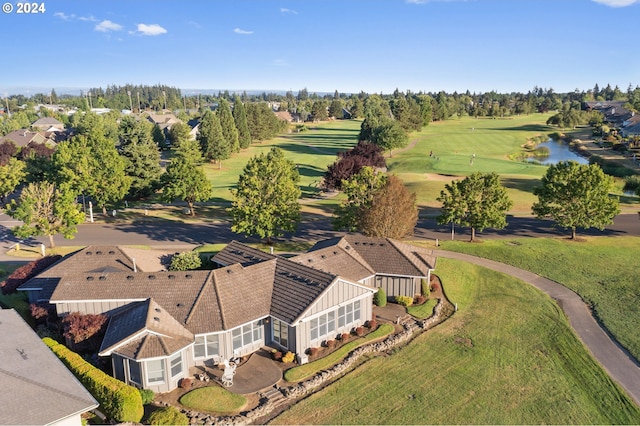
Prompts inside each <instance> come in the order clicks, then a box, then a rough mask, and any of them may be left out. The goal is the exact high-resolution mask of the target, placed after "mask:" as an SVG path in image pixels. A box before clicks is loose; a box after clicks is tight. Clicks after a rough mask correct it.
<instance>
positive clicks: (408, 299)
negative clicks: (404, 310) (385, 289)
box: [396, 296, 413, 306]
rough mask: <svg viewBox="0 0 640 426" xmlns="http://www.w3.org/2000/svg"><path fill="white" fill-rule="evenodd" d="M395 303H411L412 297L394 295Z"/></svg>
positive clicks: (406, 304)
mask: <svg viewBox="0 0 640 426" xmlns="http://www.w3.org/2000/svg"><path fill="white" fill-rule="evenodd" d="M396 303H397V304H398V305H402V306H411V305H413V297H410V296H396Z"/></svg>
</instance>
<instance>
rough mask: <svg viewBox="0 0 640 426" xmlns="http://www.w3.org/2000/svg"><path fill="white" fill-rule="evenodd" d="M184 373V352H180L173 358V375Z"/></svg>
mask: <svg viewBox="0 0 640 426" xmlns="http://www.w3.org/2000/svg"><path fill="white" fill-rule="evenodd" d="M180 373H182V352H178V353H177V354H175V355H174V356H173V357H172V358H171V377H176V376H177V375H178V374H180Z"/></svg>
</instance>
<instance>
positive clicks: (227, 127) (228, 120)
mask: <svg viewBox="0 0 640 426" xmlns="http://www.w3.org/2000/svg"><path fill="white" fill-rule="evenodd" d="M219 102H220V105H219V106H218V110H217V113H218V118H219V119H220V127H221V128H222V136H223V137H224V139H225V140H226V141H227V143H228V144H229V147H230V149H231V152H240V141H239V139H238V129H236V123H235V121H234V119H233V115H232V114H231V108H230V107H229V102H227V101H226V99H220V101H219Z"/></svg>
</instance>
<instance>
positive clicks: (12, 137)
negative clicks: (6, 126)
mask: <svg viewBox="0 0 640 426" xmlns="http://www.w3.org/2000/svg"><path fill="white" fill-rule="evenodd" d="M4 142H13V144H14V145H15V146H17V147H20V148H22V147H25V146H27V145H29V144H30V143H40V144H45V145H47V146H49V147H52V148H53V147H55V146H56V143H55V142H54V141H52V140H51V139H49V138H47V136H46V135H45V134H44V133H43V132H32V131H29V130H26V129H20V130H14V131H12V132H9V133H8V134H7V135H5V136H3V137H1V138H0V144H1V143H4Z"/></svg>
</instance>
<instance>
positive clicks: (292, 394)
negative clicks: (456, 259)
mask: <svg viewBox="0 0 640 426" xmlns="http://www.w3.org/2000/svg"><path fill="white" fill-rule="evenodd" d="M453 312H454V307H453V305H452V304H451V302H449V300H447V299H446V297H442V298H440V299H439V300H438V303H437V304H436V307H435V309H434V314H433V315H432V316H430V317H429V318H427V319H426V320H419V321H415V322H414V323H413V324H409V325H405V329H404V330H402V331H401V332H400V333H396V334H392V335H391V336H389V337H387V338H386V339H384V340H383V341H381V342H376V343H370V344H367V345H364V346H360V347H359V348H356V349H354V350H353V351H351V352H350V353H349V354H348V355H347V356H346V357H345V358H344V359H343V360H342V361H341V362H339V363H338V364H336V365H334V366H333V367H331V368H329V369H327V370H322V371H320V372H319V373H317V374H316V375H315V376H313V377H311V378H310V379H307V380H305V381H303V382H300V383H297V384H295V385H292V386H288V387H286V388H281V389H280V390H281V391H282V394H283V395H284V399H282V400H280V401H279V405H280V403H282V404H285V403H291V402H293V401H294V400H295V399H297V398H300V397H303V396H305V395H307V394H309V393H312V392H314V391H316V390H318V389H319V388H321V387H323V386H325V385H327V384H328V383H330V382H331V381H333V380H335V379H337V378H338V377H340V376H341V375H342V374H344V373H345V372H346V371H348V370H349V369H351V368H352V367H353V366H354V365H355V364H356V363H357V362H358V361H359V360H360V358H362V357H363V356H365V355H367V354H371V353H376V352H386V351H389V350H391V349H393V348H395V347H398V346H401V345H403V344H405V343H407V342H409V341H410V340H412V339H413V338H414V337H415V336H416V335H417V334H419V333H422V332H424V331H426V330H428V329H430V328H432V327H434V326H435V325H437V324H440V323H441V322H443V321H444V320H445V319H447V318H448V317H450V316H451V315H452V314H453ZM276 408H277V407H276V405H275V404H274V403H273V402H272V401H271V400H269V399H268V398H262V399H261V400H260V403H259V404H258V406H257V407H255V408H253V409H251V410H250V411H248V412H246V413H243V414H238V415H236V416H219V417H216V416H212V415H206V414H201V413H197V412H195V411H191V410H183V412H184V413H185V414H186V415H187V417H189V419H190V422H191V424H203V425H220V424H224V425H247V424H250V423H251V422H252V420H255V419H258V418H261V417H265V416H268V415H269V414H270V413H271V412H273V410H274V409H276Z"/></svg>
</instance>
